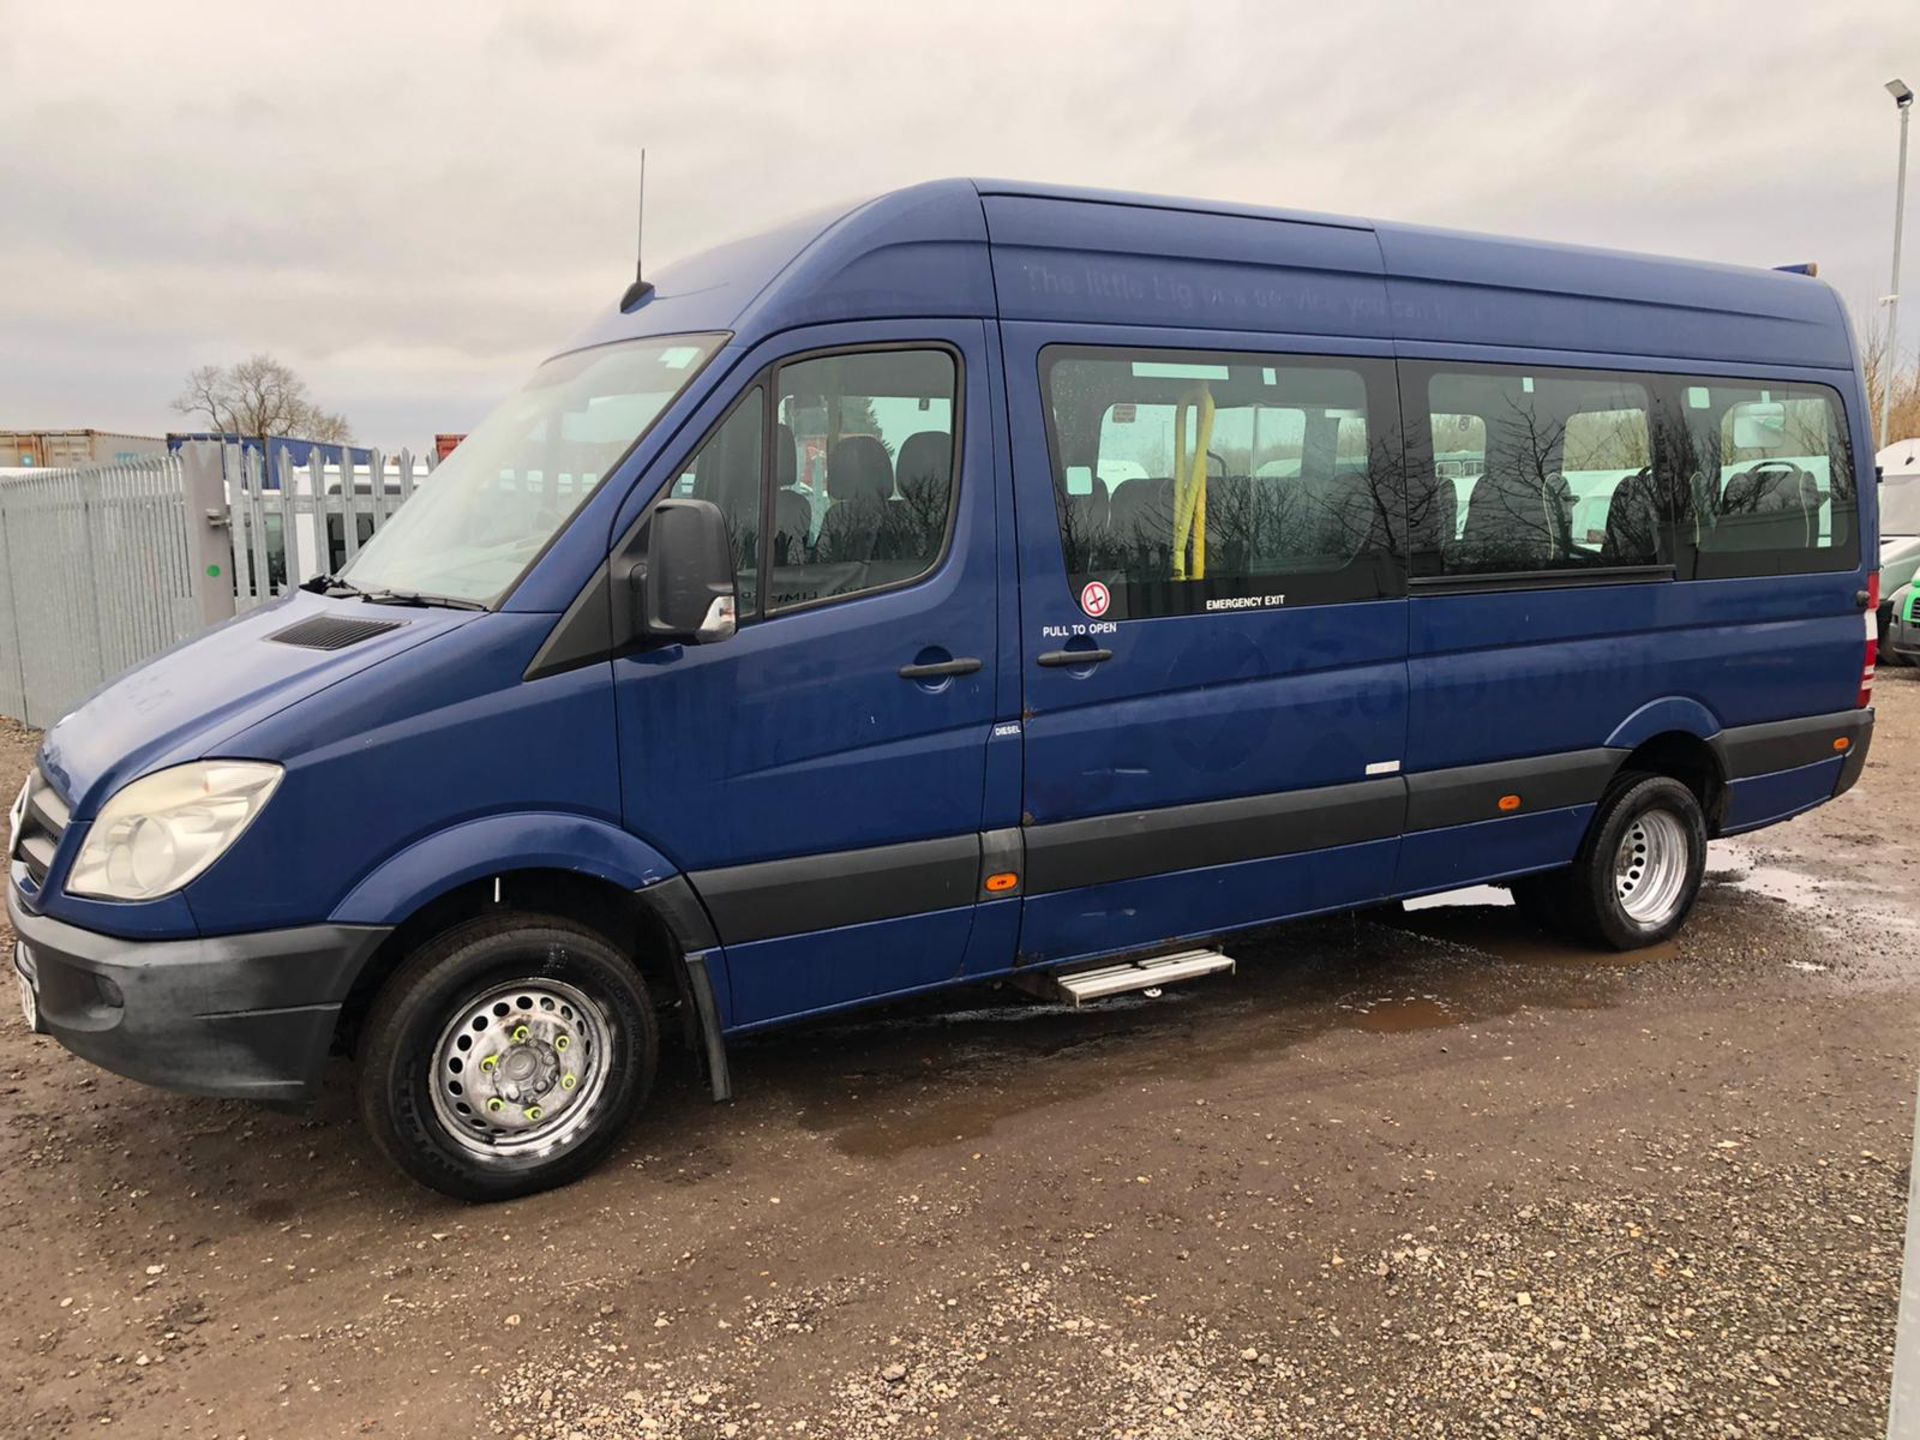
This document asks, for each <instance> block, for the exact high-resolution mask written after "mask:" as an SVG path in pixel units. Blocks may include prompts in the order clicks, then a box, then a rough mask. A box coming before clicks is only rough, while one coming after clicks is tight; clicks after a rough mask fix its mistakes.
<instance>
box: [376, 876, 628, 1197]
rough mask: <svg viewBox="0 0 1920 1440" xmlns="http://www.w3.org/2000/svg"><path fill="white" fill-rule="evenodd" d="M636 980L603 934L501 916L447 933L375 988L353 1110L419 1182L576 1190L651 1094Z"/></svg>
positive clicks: (444, 1186) (503, 1192)
mask: <svg viewBox="0 0 1920 1440" xmlns="http://www.w3.org/2000/svg"><path fill="white" fill-rule="evenodd" d="M659 1050H660V1046H659V1036H658V1029H657V1026H656V1024H655V1019H654V1010H653V1003H652V1001H651V999H650V998H649V996H648V994H647V988H646V983H645V982H644V981H643V980H642V979H641V978H640V974H639V971H638V970H637V969H636V968H635V967H634V966H633V964H632V963H631V962H630V961H629V960H628V959H627V958H626V957H625V956H623V955H621V954H620V952H619V951H617V950H615V949H614V948H613V946H611V945H609V944H608V943H607V941H606V940H605V939H603V938H602V937H601V936H599V935H598V934H596V933H594V932H593V931H590V930H587V929H584V928H582V927H580V926H578V925H575V924H573V923H572V922H570V921H566V920H561V919H557V918H555V917H553V916H547V915H530V914H524V913H510V914H503V915H497V916H489V917H487V918H486V919H483V920H475V921H472V922H470V923H468V924H465V925H461V926H458V927H456V928H454V929H452V930H449V931H448V932H446V933H445V934H443V935H441V936H439V937H437V938H436V939H434V940H431V941H429V942H428V943H426V944H425V945H423V946H421V947H420V949H419V950H417V951H415V952H414V953H413V955H411V956H410V957H408V959H407V960H406V961H405V962H404V963H403V964H402V965H401V967H400V968H399V970H397V971H396V972H395V973H394V975H393V977H392V978H391V979H389V980H388V981H387V983H386V984H385V986H383V987H382V989H381V991H380V993H379V995H378V997H377V998H376V999H375V1001H374V1003H373V1008H372V1010H371V1012H370V1013H369V1015H368V1017H367V1023H366V1028H365V1030H364V1031H363V1032H362V1041H361V1046H360V1076H359V1091H360V1113H361V1116H362V1118H363V1119H364V1120H365V1122H366V1126H367V1129H368V1130H369V1131H370V1132H371V1133H372V1135H373V1138H374V1142H375V1143H376V1144H377V1145H378V1146H379V1147H380V1149H381V1151H382V1152H383V1153H384V1154H385V1155H386V1156H387V1158H388V1159H390V1160H391V1161H393V1163H394V1164H396V1165H397V1166H399V1167H400V1168H401V1169H402V1170H404V1171H406V1173H407V1174H408V1175H411V1176H412V1177H413V1178H414V1179H415V1180H418V1181H419V1182H420V1183H421V1184H423V1185H427V1186H430V1187H432V1188H433V1189H435V1190H438V1191H440V1192H441V1193H442V1194H445V1195H451V1196H453V1197H454V1198H455V1199H459V1200H505V1199H510V1198H512V1197H514V1196H517V1195H529V1194H532V1193H533V1192H535V1191H538V1190H546V1189H551V1188H552V1187H553V1186H556V1185H564V1184H566V1183H567V1182H568V1181H570V1180H574V1179H577V1178H578V1177H579V1176H581V1175H583V1174H585V1173H586V1172H587V1171H588V1170H590V1169H592V1168H593V1166H594V1165H595V1164H596V1163H597V1162H598V1161H599V1160H600V1159H601V1157H602V1156H604V1155H605V1154H606V1153H607V1151H608V1150H609V1149H610V1148H611V1147H612V1146H613V1144H614V1143H615V1142H616V1141H617V1140H618V1139H619V1138H620V1135H621V1133H622V1132H623V1131H624V1130H625V1128H626V1125H627V1122H628V1121H629V1120H630V1119H631V1118H632V1116H633V1114H634V1112H635V1111H636V1110H638V1109H639V1107H640V1106H641V1104H642V1103H644V1101H645V1100H646V1098H647V1092H648V1091H649V1090H650V1089H652V1086H653V1075H654V1070H655V1067H656V1066H657V1064H658V1063H659Z"/></svg>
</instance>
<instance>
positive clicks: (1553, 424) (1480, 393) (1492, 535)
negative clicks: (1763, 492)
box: [1402, 364, 1673, 576]
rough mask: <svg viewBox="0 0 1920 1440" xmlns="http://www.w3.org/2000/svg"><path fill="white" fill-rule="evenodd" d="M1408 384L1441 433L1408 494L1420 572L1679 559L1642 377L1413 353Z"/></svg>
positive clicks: (1520, 570) (1428, 426) (1423, 420)
mask: <svg viewBox="0 0 1920 1440" xmlns="http://www.w3.org/2000/svg"><path fill="white" fill-rule="evenodd" d="M1402 383H1403V384H1404V386H1405V394H1406V397H1407V404H1408V409H1409V411H1410V412H1412V413H1411V414H1410V416H1409V424H1410V426H1411V427H1412V428H1413V433H1415V434H1418V433H1420V432H1421V431H1423V430H1424V431H1425V433H1426V435H1427V436H1428V438H1429V439H1430V441H1431V444H1432V450H1431V452H1430V455H1429V456H1428V457H1425V458H1423V459H1420V461H1419V463H1418V464H1417V466H1416V472H1415V476H1414V479H1413V482H1412V490H1411V493H1410V496H1409V518H1410V525H1411V531H1412V536H1413V545H1414V552H1415V553H1414V573H1415V574H1416V575H1429V576H1432V575H1502V574H1531V573H1538V572H1555V571H1575V570H1583V569H1603V568H1619V567H1623V566H1645V565H1656V564H1664V563H1668V562H1669V561H1670V560H1671V558H1672V550H1673V539H1672V532H1673V522H1672V514H1671V507H1670V503H1669V501H1668V500H1667V498H1666V496H1665V495H1664V494H1663V492H1662V490H1661V488H1660V482H1659V480H1658V477H1657V475H1656V473H1655V470H1654V465H1653V439H1652V432H1653V418H1652V417H1653V401H1652V391H1651V389H1650V387H1649V386H1648V384H1647V383H1646V382H1645V380H1644V378H1643V377H1639V376H1614V375H1600V374H1594V373H1591V372H1586V373H1582V372H1573V371H1564V370H1553V371H1548V370H1529V369H1523V368H1521V367H1517V366H1485V367H1473V368H1465V367H1459V368H1456V367H1450V366H1438V365H1427V364H1409V365H1405V366H1403V367H1402Z"/></svg>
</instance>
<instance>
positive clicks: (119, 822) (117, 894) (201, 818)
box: [67, 760, 282, 900]
mask: <svg viewBox="0 0 1920 1440" xmlns="http://www.w3.org/2000/svg"><path fill="white" fill-rule="evenodd" d="M281 774H282V771H281V768H280V767H279V766H278V765H268V764H264V763H262V762H260V761H257V760H201V761H197V762H196V763H194V764H192V765H180V766H177V767H175V768H174V769H172V770H162V771H160V772H159V773H157V774H154V775H149V776H147V777H146V778H144V779H141V780H136V781H134V782H133V783H132V784H131V785H129V786H127V787H126V788H125V789H124V790H122V791H120V793H119V794H117V795H115V796H114V797H113V798H112V799H111V800H109V801H108V802H107V803H106V806H105V808H104V809H102V810H101V812H100V815H99V818H98V819H96V820H95V821H94V822H93V825H92V827H91V828H90V829H89V830H88V831H87V843H86V844H85V845H83V846H81V848H80V855H79V857H78V858H77V859H76V860H75V861H74V862H73V872H72V873H71V874H70V875H68V876H67V892H68V893H69V894H71V895H95V896H99V897H100V898H102V899H105V900H151V899H153V898H154V897H155V896H156V895H169V894H171V893H172V892H174V891H175V890H178V889H179V888H180V887H181V886H183V885H185V884H186V883H187V882H188V881H190V880H192V879H193V878H194V877H195V876H196V875H198V874H199V873H200V872H201V871H203V870H205V869H206V868H207V867H208V866H209V865H211V864H213V862H214V861H216V860H218V859H219V858H220V857H221V856H222V855H224V854H226V853H227V850H228V848H229V847H230V846H232V844H233V842H234V841H236V840H238V839H239V838H240V836H241V834H242V832H244V831H245V830H246V828H247V826H248V825H250V824H252V823H253V817H254V816H256V815H258V814H259V813H260V811H261V810H262V809H263V808H265V806H266V803H267V801H268V800H269V799H271V798H272V796H273V792H274V791H275V790H276V789H277V788H278V787H279V784H280V776H281Z"/></svg>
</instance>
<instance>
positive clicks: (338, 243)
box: [0, 0, 1920, 448]
mask: <svg viewBox="0 0 1920 1440" xmlns="http://www.w3.org/2000/svg"><path fill="white" fill-rule="evenodd" d="M1896 74H1904V76H1905V78H1906V79H1907V80H1908V81H1909V82H1911V83H1912V84H1913V85H1914V86H1915V87H1916V88H1920V0H1817V3H1799V0H1795V3H1783V0H1743V3H1703V0H1658V3H1649V4H1642V3H1631V4H1618V5H1608V4H1604V3H1598V0H1595V3H1585V4H1567V3H1541V0H1526V3H1519V4H1508V3H1490V0H1474V3H1472V4H1464V3H1463V4H1456V5H1439V4H1422V3H1407V4H1385V3H1367V0H1335V3H1315V4H1305V3H1292V0H1265V3H1258V0H1256V3H1246V4H1241V3H1234V0H1209V3H1205V4H1197V5H1187V4H1182V3H1178V0H1151V3H1138V0H1136V3H1124V0H1020V3H1014V4H1000V3H982V0H960V3H937V0H887V3H880V4H864V3H862V4H847V3H838V0H811V3H807V4H792V3H783V4H778V5H771V4H770V5H745V4H740V5H735V4H728V3H723V0H693V3H660V0H647V3H636V0H619V3H607V4H601V3H570V0H540V3H524V4H499V3H490V0H462V3H458V4H437V3H436V4H429V3H415V0H379V3H364V0H310V3H304V4H303V3H298V0H273V3H262V0H242V3H228V0H191V3H188V0H137V3H136V0H119V3H105V0H0V429H5V428H12V427H55V426H59V427H65V426H92V427H95V428H98V429H113V430H125V431H132V432H136V433H151V434H158V433H161V432H163V431H165V430H166V429H168V428H170V427H171V428H180V426H181V422H180V421H179V419H178V418H177V417H176V416H174V415H173V414H172V412H171V411H170V410H169V409H168V401H169V400H170V399H171V398H172V397H173V396H174V395H175V394H177V393H178V392H179V390H180V388H181V382H182V380H183V378H184V376H185V375H186V373H187V371H188V370H190V369H191V368H193V367H194V366H196V365H200V364H205V363H209V362H220V363H224V362H227V361H231V360H234V359H237V358H240V357H242V356H244V355H246V354H248V353H250V352H253V351H256V350H266V351H270V352H272V353H273V354H275V355H277V356H279V357H281V358H282V359H284V360H286V361H288V362H289V363H291V364H292V365H294V366H295V368H297V369H298V370H299V371H300V372H301V373H302V374H303V375H304V376H305V377H306V378H307V380H308V381H309V382H310V384H311V386H312V389H313V392H314V397H315V398H316V399H317V400H318V401H319V402H320V403H321V404H323V405H325V406H327V407H328V408H330V409H340V410H344V411H345V412H346V413H347V415H348V417H349V418H350V419H351V421H352V422H353V424H354V427H355V430H356V433H357V434H358V436H359V437H360V438H361V439H362V440H363V441H366V442H370V443H374V444H380V445H385V446H388V447H392V448H397V447H399V446H400V445H403V444H411V445H414V446H416V447H419V446H422V445H424V444H426V443H429V442H430V439H431V436H432V434H433V432H435V431H436V430H465V429H467V428H469V427H470V426H471V425H473V424H474V423H475V422H476V421H477V420H478V419H479V417H480V416H481V415H482V414H483V413H484V412H485V410H486V409H487V408H488V406H489V405H490V404H491V402H492V400H493V399H494V398H495V397H497V396H498V395H499V394H500V393H501V392H502V391H503V390H504V389H506V388H508V387H510V386H512V385H513V384H514V383H515V382H516V380H517V379H518V377H519V376H520V374H521V373H522V372H524V371H525V370H526V368H527V367H528V366H529V365H531V364H532V363H534V362H535V361H537V360H538V359H540V358H541V357H543V356H544V355H546V354H548V353H550V352H551V351H552V350H553V349H554V348H555V347H556V346H557V345H559V344H560V343H562V342H563V341H564V340H566V339H567V338H568V337H569V336H571V335H573V334H574V333H576V332H577V331H578V330H579V329H580V328H581V326H582V325H583V323H584V322H585V321H586V319H587V318H588V317H589V316H590V315H591V314H592V313H594V312H595V311H596V310H598V309H601V308H604V307H605V306H608V305H610V304H611V303H613V302H614V300H615V299H616V298H617V297H618V295H619V292H620V289H621V288H622V286H623V285H624V283H625V281H626V280H627V279H628V278H629V276H630V273H631V264H632V251H631V229H632V209H633V189H634V179H635V171H636V168H637V159H638V153H639V149H640V147H641V146H642V145H645V146H646V147H647V149H648V153H649V161H648V165H649V181H648V190H649V206H648V250H649V260H650V261H652V260H655V259H657V260H660V261H665V260H667V259H670V258H672V257H673V256H676V255H681V254H686V253H689V252H691V251H693V250H697V249H700V248H702V247H704V246H705V245H707V244H710V243H713V242H715V241H718V240H722V239H726V238H728V237H730V236H732V235H736V234H740V233H743V232H745V231H749V230H753V229H757V228H761V227H762V226H763V225H765V224H766V223H768V222H771V221H775V220H778V219H781V218H783V217H786V216H788V215H791V214H794V213H797V212H801V211H806V210H812V209H816V208H819V207H820V206H821V205H823V204H825V203H828V202H831V201H834V200H838V199H841V198H847V197H856V196H860V195H864V194H871V193H873V192H875V191H878V190H883V189H886V188H888V187H891V186H895V185H901V184H906V183H910V182H913V181H916V180H923V179H929V178H933V177H937V176H944V175H965V174H972V175H994V176H1007V177H1016V178H1023V179H1040V180H1056V181H1062V182H1066V183H1071V184H1081V185H1098V186H1110V187H1117V188H1123V189H1137V190H1149V191H1158V192H1163V193H1172V194H1183V195H1201V196H1214V197H1220V198H1225V199H1232V200H1239V201H1249V202H1256V203H1266V204H1274V205H1282V206H1287V207H1291V208H1298V209H1309V210H1324V211H1334V212H1341V213H1347V214H1356V215H1367V216H1377V217H1382V218H1390V219H1398V220H1410V221H1416V222H1422V223H1428V224H1437V225H1448V226H1457V227H1462V228H1469V229H1479V230H1491V231H1502V232H1508V233H1513V234H1519V235H1528V236H1537V237H1542V238H1547V239H1556V240H1570V241H1578V242H1582V243H1588V244H1600V245H1612V246H1619V247H1624V248H1630V249H1639V250H1649V251H1659V252H1666V253H1671V254H1676V255H1687V256H1696V257H1702V258H1709V259H1720V260H1730V261H1736V262H1741V263H1748V264H1754V265H1777V264H1783V263H1788V262H1794V261H1802V260H1818V261H1819V262H1820V268H1821V273H1822V275H1823V276H1824V277H1825V278H1827V279H1829V280H1830V281H1831V282H1832V283H1833V284H1834V285H1835V286H1836V287H1837V288H1838V289H1839V291H1840V293H1841V294H1842V296H1844V297H1845V299H1846V300H1847V301H1848V303H1849V304H1850V305H1851V306H1852V307H1853V309H1854V312H1855V316H1856V321H1857V323H1863V324H1864V323H1865V321H1866V319H1867V318H1868V317H1869V316H1870V315H1871V314H1872V313H1873V312H1874V309H1875V302H1876V301H1877V300H1878V298H1879V297H1880V296H1882V295H1884V294H1886V293H1887V289H1888V266H1889V263H1890V255H1891V244H1892V235H1891V231H1892V220H1893V182H1894V170H1895V158H1896V146H1897V134H1898V129H1897V124H1896V119H1895V110H1894V105H1893V102H1892V100H1891V99H1890V98H1889V97H1888V95H1887V94H1886V92H1885V91H1884V90H1883V89H1882V88H1881V86H1882V84H1883V83H1884V82H1885V81H1886V80H1887V79H1889V78H1890V77H1892V76H1894V75H1896ZM1916 149H1920V142H1916ZM1915 163H1916V165H1920V156H1916V161H1915ZM1914 188H1915V190H1916V191H1920V185H1916V186H1915V187H1914ZM1916 212H1920V196H1917V197H1916V199H1915V200H1914V201H1912V202H1910V204H1909V214H1910V216H1911V215H1915V214H1916ZM1917 229H1920V226H1916V225H1910V226H1909V236H1908V245H1907V262H1906V266H1905V270H1906V284H1907V293H1908V296H1909V303H1908V305H1907V314H1906V324H1905V327H1904V335H1903V342H1904V343H1903V344H1902V346H1901V348H1902V350H1903V351H1906V352H1908V353H1909V354H1911V353H1912V351H1913V349H1914V347H1915V344H1916V342H1920V233H1915V231H1916V230H1917Z"/></svg>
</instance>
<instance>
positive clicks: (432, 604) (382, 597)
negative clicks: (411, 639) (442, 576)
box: [354, 590, 487, 610]
mask: <svg viewBox="0 0 1920 1440" xmlns="http://www.w3.org/2000/svg"><path fill="white" fill-rule="evenodd" d="M354 593H355V594H357V595H358V596H359V597H360V598H361V599H362V600H364V601H366V602H367V604H369V605H411V606H414V607H416V608H417V609H422V610H425V609H428V608H436V609H441V610H484V609H486V608H487V607H486V606H484V605H482V604H481V603H480V602H479V601H478V600H460V599H456V598H455V597H453V596H452V595H425V594H422V593H421V592H419V591H417V590H355V591H354Z"/></svg>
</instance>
